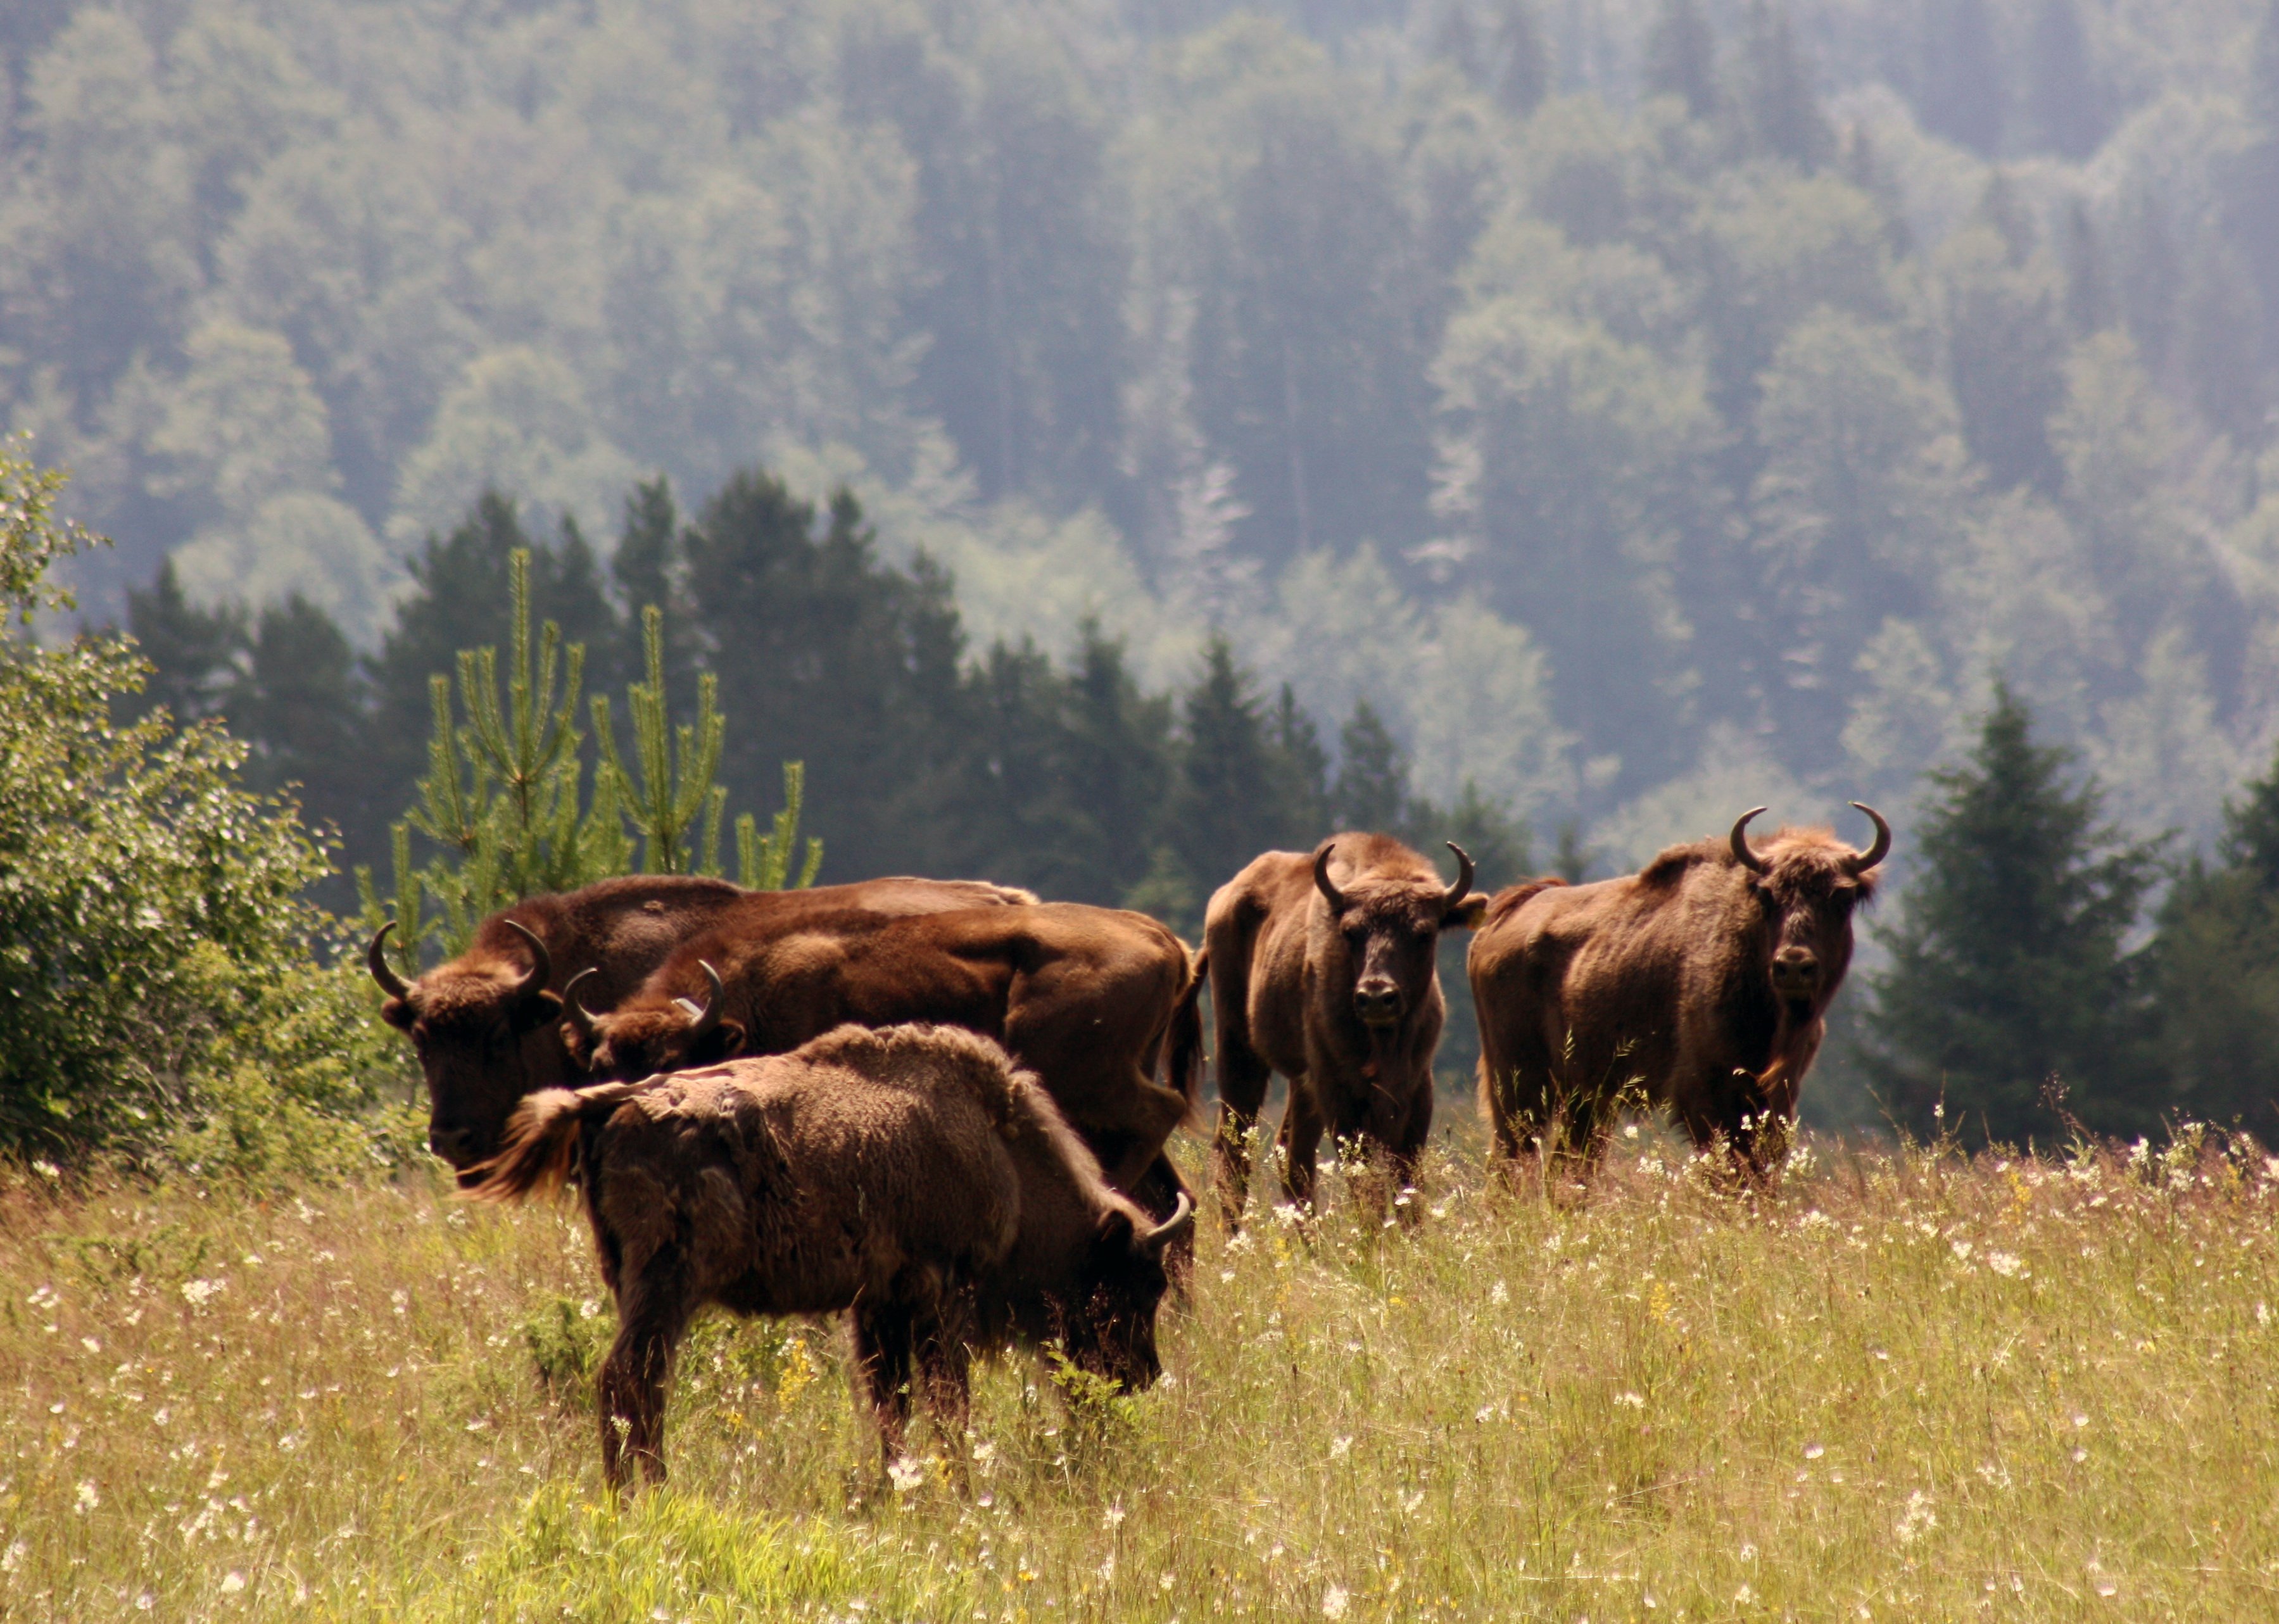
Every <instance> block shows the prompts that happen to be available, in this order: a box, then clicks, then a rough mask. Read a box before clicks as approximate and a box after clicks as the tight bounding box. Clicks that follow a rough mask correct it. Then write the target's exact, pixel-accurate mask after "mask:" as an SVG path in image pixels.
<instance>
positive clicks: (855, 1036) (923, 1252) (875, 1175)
mask: <svg viewBox="0 0 2279 1624" xmlns="http://www.w3.org/2000/svg"><path fill="white" fill-rule="evenodd" d="M573 1173H574V1174H575V1176H577V1179H578V1183H579V1187H580V1190H581V1191H582V1193H583V1195H584V1198H585V1205H586V1214H587V1219H588V1220H589V1221H590V1222H591V1223H592V1225H593V1230H594V1244H595V1250H596V1252H598V1253H599V1255H600V1260H601V1267H602V1278H603V1279H604V1280H605V1281H607V1282H608V1283H609V1287H610V1291H611V1292H612V1293H613V1294H614V1295H615V1297H616V1298H617V1304H618V1336H617V1341H616V1343H615V1344H613V1345H612V1346H611V1347H610V1352H609V1356H608V1358H607V1359H606V1360H604V1361H603V1363H602V1371H601V1377H600V1405H599V1408H600V1411H601V1432H602V1472H603V1475H605V1476H606V1477H607V1478H608V1480H609V1481H610V1483H611V1484H612V1485H613V1486H617V1485H621V1484H623V1483H624V1482H625V1478H626V1476H627V1475H628V1471H627V1464H626V1457H627V1455H628V1453H630V1455H631V1456H632V1458H633V1461H634V1462H636V1463H638V1465H639V1467H640V1468H641V1472H642V1474H643V1475H644V1476H646V1477H648V1479H650V1480H652V1481H655V1480H656V1479H659V1478H662V1477H663V1476H664V1403H665V1392H666V1387H667V1384H668V1383H669V1382H670V1380H671V1373H672V1365H673V1359H674V1355H675V1353H676V1352H678V1350H679V1345H680V1342H681V1338H682V1337H683V1336H684V1335H685V1334H686V1333H687V1329H688V1324H689V1321H690V1319H691V1317H692V1316H693V1315H694V1314H695V1313H696V1311H697V1310H698V1309H700V1308H702V1307H704V1306H707V1305H708V1304H717V1305H718V1306H721V1307H724V1308H726V1309H728V1310H729V1311H730V1312H732V1313H734V1314H835V1313H841V1312H845V1313H848V1314H850V1316H851V1320H852V1323H853V1328H854V1332H855V1344H856V1355H857V1358H858V1360H859V1362H860V1366H861V1368H862V1372H863V1379H864V1383H865V1386H866V1388H867V1389H868V1391H869V1394H870V1398H871V1404H872V1406H873V1407H874V1409H875V1411H876V1413H877V1417H878V1421H879V1431H880V1436H881V1441H882V1443H883V1444H884V1446H885V1450H886V1459H887V1461H888V1463H889V1464H892V1463H893V1462H894V1460H895V1459H898V1458H899V1457H900V1456H901V1454H902V1444H903V1436H904V1429H905V1428H906V1426H907V1424H908V1421H909V1407H910V1398H911V1393H912V1390H913V1388H914V1387H915V1389H916V1390H917V1392H918V1393H920V1394H922V1395H923V1396H924V1397H925V1398H926V1399H927V1400H928V1402H929V1403H930V1404H931V1405H932V1406H935V1408H936V1411H937V1414H938V1415H939V1417H940V1422H941V1425H942V1426H943V1428H944V1429H945V1430H947V1431H948V1432H949V1433H950V1434H951V1435H952V1436H955V1434H956V1433H958V1432H960V1431H962V1430H963V1426H964V1412H965V1404H966V1395H967V1367H968V1365H969V1362H970V1360H971V1357H972V1356H973V1354H974V1353H975V1352H986V1351H990V1350H994V1349H998V1348H1002V1347H1006V1346H1009V1345H1012V1344H1027V1345H1030V1346H1044V1345H1047V1344H1050V1345H1055V1346H1057V1347H1058V1348H1059V1349H1060V1350H1061V1351H1062V1352H1063V1353H1064V1354H1065V1356H1066V1357H1067V1358H1068V1359H1069V1360H1070V1361H1071V1362H1072V1363H1074V1364H1075V1365H1076V1366H1077V1367H1078V1368H1080V1369H1083V1370H1086V1371H1088V1372H1090V1373H1092V1374H1093V1375H1098V1376H1101V1377H1104V1378H1106V1379H1109V1380H1111V1381H1114V1382H1117V1383H1122V1384H1123V1385H1124V1386H1126V1387H1129V1388H1134V1389H1138V1388H1145V1387H1147V1386H1148V1385H1150V1384H1151V1383H1154V1381H1155V1378H1156V1376H1157V1375H1159V1374H1161V1370H1162V1365H1161V1363H1160V1361H1159V1359H1158V1357H1157V1354H1156V1350H1155V1312H1156V1309H1157V1306H1159V1305H1160V1304H1161V1303H1162V1301H1163V1293H1164V1291H1165V1289H1166V1287H1167V1283H1168V1282H1167V1279H1166V1276H1165V1275H1164V1271H1163V1252H1164V1250H1165V1248H1166V1247H1167V1246H1169V1245H1170V1243H1171V1242H1172V1241H1173V1240H1174V1239H1175V1238H1176V1237H1178V1236H1179V1235H1180V1234H1181V1233H1182V1232H1183V1231H1185V1230H1186V1229H1187V1227H1188V1226H1189V1224H1190V1223H1191V1222H1192V1221H1193V1207H1192V1206H1191V1205H1190V1204H1189V1203H1187V1202H1186V1200H1185V1199H1184V1198H1183V1199H1181V1201H1180V1203H1179V1206H1178V1209H1177V1210H1176V1211H1175V1212H1174V1213H1173V1214H1172V1215H1171V1217H1170V1219H1168V1220H1167V1221H1165V1222H1163V1223H1160V1224H1158V1223H1155V1222H1151V1221H1149V1220H1148V1219H1147V1217H1146V1215H1145V1214H1142V1213H1141V1212H1140V1210H1139V1208H1138V1207H1135V1206H1133V1205H1132V1202H1130V1201H1129V1200H1127V1199H1124V1197H1123V1196H1120V1195H1118V1194H1116V1191H1113V1190H1111V1189H1109V1186H1108V1184H1107V1183H1106V1182H1105V1181H1104V1180H1103V1179H1102V1178H1101V1174H1100V1166H1099V1163H1098V1162H1096V1161H1093V1156H1092V1153H1090V1152H1089V1151H1087V1150H1086V1149H1085V1147H1084V1145H1083V1143H1082V1141H1080V1140H1079V1139H1078V1138H1077V1137H1076V1135H1075V1134H1073V1133H1071V1132H1070V1130H1069V1128H1068V1125H1067V1123H1066V1122H1063V1120H1062V1118H1061V1115H1060V1113H1059V1111H1058V1110H1056V1109H1055V1107H1054V1106H1053V1102H1052V1100H1051V1099H1050V1097H1049V1096H1047V1094H1046V1092H1045V1091H1044V1090H1043V1089H1042V1088H1041V1087H1040V1086H1039V1085H1038V1084H1037V1081H1036V1079H1035V1078H1034V1077H1033V1076H1030V1075H1029V1074H1028V1073H1026V1072H1023V1071H1018V1070H1016V1069H1014V1067H1013V1064H1012V1062H1011V1061H1010V1060H1009V1059H1008V1058H1007V1056H1006V1054H1005V1052H1004V1051H1003V1050H1002V1049H1001V1048H999V1047H998V1046H996V1045H995V1044H994V1043H992V1042H990V1041H989V1040H988V1039H986V1038H980V1037H977V1036H975V1035H974V1034H973V1033H971V1032H967V1031H963V1030H957V1029H955V1028H949V1027H926V1026H900V1027H890V1028H888V1029H886V1030H883V1031H879V1030H870V1029H867V1028H862V1027H853V1026H848V1027H841V1028H840V1029H839V1030H837V1031H834V1032H830V1033H827V1034H825V1036H824V1037H821V1038H817V1039H816V1040H815V1041H814V1042H812V1043H810V1044H807V1045H806V1046H803V1047H802V1048H800V1049H798V1050H797V1051H795V1052H794V1053H790V1054H784V1055H776V1056H771V1057H769V1058H766V1059H746V1060H739V1061H730V1062H729V1063H727V1064H726V1065H723V1066H715V1067H711V1068H709V1069H701V1070H695V1071H683V1072H677V1073H674V1074H672V1075H671V1076H662V1077H655V1078H651V1079H649V1080H648V1081H647V1082H643V1083H609V1084H598V1085H596V1086H593V1087H588V1088H584V1089H579V1090H576V1091H574V1092H573V1091H571V1090H567V1089H551V1090H547V1091H544V1092H541V1093H538V1094H535V1095H533V1096H532V1098H531V1099H528V1100H526V1102H524V1104H523V1105H522V1107H520V1108H519V1109H518V1111H517V1112H516V1114H515V1117H514V1122H513V1125H512V1126H511V1128H510V1130H508V1134H507V1141H506V1148H505V1149H504V1150H503V1152H501V1153H500V1154H499V1155H498V1157H497V1158H496V1160H495V1161H491V1162H489V1163H487V1164H486V1165H485V1166H484V1167H482V1168H479V1169H477V1174H478V1176H477V1178H476V1181H475V1182H474V1183H473V1184H472V1186H471V1187H470V1188H469V1190H468V1191H467V1194H468V1195H469V1196H470V1197H471V1198H472V1199H477V1200H487V1201H515V1200H520V1199H523V1198H525V1197H526V1196H528V1195H531V1194H532V1193H533V1192H537V1191H546V1190H549V1189H552V1188H555V1187H557V1186H559V1185H560V1184H562V1183H563V1181H564V1179H566V1178H568V1177H569V1176H572V1174H573Z"/></svg>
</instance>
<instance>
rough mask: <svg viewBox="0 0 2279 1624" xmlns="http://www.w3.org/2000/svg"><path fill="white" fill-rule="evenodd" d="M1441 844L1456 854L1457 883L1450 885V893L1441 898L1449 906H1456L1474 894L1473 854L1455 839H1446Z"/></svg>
mask: <svg viewBox="0 0 2279 1624" xmlns="http://www.w3.org/2000/svg"><path fill="white" fill-rule="evenodd" d="M1441 844H1442V845H1444V846H1446V847H1447V848H1448V849H1449V850H1450V851H1452V852H1454V853H1455V854H1456V883H1455V884H1454V885H1451V886H1449V887H1448V894H1447V895H1446V897H1444V898H1442V899H1441V900H1442V901H1443V902H1444V903H1446V905H1447V906H1448V907H1450V908H1454V907H1455V906H1456V904H1457V903H1459V902H1461V901H1462V900H1464V899H1465V898H1466V897H1469V896H1470V895H1471V894H1472V854H1471V853H1469V852H1468V851H1466V850H1465V849H1464V848H1463V847H1462V846H1459V845H1457V844H1456V843H1455V842H1454V840H1444V841H1442V842H1441Z"/></svg>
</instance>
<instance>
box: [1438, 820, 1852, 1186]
mask: <svg viewBox="0 0 2279 1624" xmlns="http://www.w3.org/2000/svg"><path fill="white" fill-rule="evenodd" d="M1853 806H1855V807H1858V808H1859V810H1861V812H1863V813H1865V814H1867V816H1868V820H1869V821H1870V822H1871V823H1874V824H1875V826H1876V839H1875V844H1874V845H1872V846H1869V847H1868V849H1867V850H1866V851H1864V852H1859V851H1853V849H1851V848H1850V847H1849V846H1845V845H1844V844H1843V843H1842V842H1841V841H1839V840H1838V839H1836V837H1835V836H1834V835H1833V834H1831V833H1830V832H1829V831H1827V830H1824V829H1783V830H1781V831H1779V832H1778V833H1776V835H1774V837H1773V838H1772V839H1771V840H1770V841H1769V843H1767V844H1766V845H1765V846H1762V847H1753V846H1751V845H1750V844H1749V837H1748V826H1749V820H1750V819H1752V818H1753V817H1755V816H1757V815H1758V814H1759V813H1761V812H1762V811H1763V810H1764V808H1762V807H1758V808H1754V809H1753V810H1752V811H1748V812H1745V813H1743V814H1742V815H1741V817H1740V819H1739V820H1738V822H1737V823H1734V825H1733V829H1732V832H1731V833H1730V835H1728V836H1727V837H1726V838H1725V839H1723V840H1716V839H1708V840H1701V841H1698V842H1696V843H1695V844H1693V845H1692V846H1671V847H1670V848H1669V850H1668V851H1665V852H1663V853H1662V854H1661V855H1659V856H1658V857H1656V858H1655V859H1654V861H1653V862H1650V863H1648V864H1647V865H1646V868H1645V869H1643V870H1642V871H1640V872H1639V873H1637V874H1634V875H1631V876H1628V877H1624V878H1621V879H1610V880H1600V881H1598V882H1597V883H1595V884H1592V885H1566V884H1564V883H1563V882H1562V881H1559V880H1555V879H1549V880H1531V881H1530V882H1528V883H1527V884H1525V885H1515V886H1513V887H1512V888H1511V889H1509V890H1508V891H1504V892H1499V893H1498V894H1497V896H1496V898H1495V900H1493V901H1492V902H1491V903H1490V904H1489V906H1488V921H1487V923H1486V924H1485V926H1484V927H1483V928H1482V929H1481V931H1480V933H1479V934H1478V935H1477V936H1476V937H1475V938H1472V946H1471V953H1470V954H1469V960H1468V962H1467V968H1468V969H1469V974H1470V977H1471V982H1472V995H1473V998H1474V1000H1475V1001H1476V1003H1477V1006H1478V1009H1479V1017H1480V1092H1481V1094H1482V1095H1483V1097H1484V1098H1485V1102H1486V1106H1487V1110H1488V1115H1489V1119H1490V1121H1491V1122H1492V1123H1493V1125H1494V1130H1495V1152H1496V1153H1497V1154H1499V1155H1500V1156H1503V1157H1508V1158H1516V1157H1517V1156H1518V1155H1519V1154H1520V1153H1521V1152H1522V1150H1523V1149H1524V1148H1526V1147H1528V1146H1529V1145H1536V1146H1538V1147H1539V1148H1540V1149H1542V1150H1545V1151H1549V1152H1554V1153H1569V1152H1573V1151H1577V1150H1579V1151H1580V1152H1581V1153H1583V1154H1584V1155H1585V1156H1586V1157H1589V1156H1594V1155H1595V1154H1596V1153H1598V1151H1599V1150H1600V1148H1602V1146H1603V1144H1604V1139H1605V1136H1606V1134H1607V1133H1608V1130H1610V1129H1611V1128H1612V1126H1613V1118H1614V1115H1615V1113H1616V1112H1617V1111H1618V1110H1620V1109H1621V1108H1622V1106H1623V1102H1624V1101H1625V1100H1626V1099H1632V1100H1634V1101H1635V1103H1637V1104H1639V1105H1646V1106H1664V1105H1666V1106H1668V1107H1669V1108H1670V1110H1671V1112H1672V1113H1673V1114H1674V1115H1676V1116H1677V1120H1678V1121H1679V1122H1683V1123H1684V1125H1685V1130H1686V1131H1687V1132H1688V1133H1689V1134H1691V1135H1692V1138H1693V1141H1694V1143H1695V1144H1697V1145H1707V1144H1710V1143H1712V1142H1713V1141H1715V1140H1717V1139H1720V1138H1722V1139H1723V1142H1724V1143H1725V1144H1726V1145H1728V1146H1730V1148H1731V1149H1732V1151H1733V1152H1734V1153H1737V1154H1738V1155H1739V1156H1740V1157H1741V1158H1742V1159H1743V1161H1744V1162H1745V1164H1746V1167H1747V1168H1748V1169H1749V1170H1750V1171H1752V1172H1753V1174H1754V1175H1756V1176H1763V1174H1764V1173H1765V1172H1766V1171H1767V1170H1768V1168H1769V1164H1770V1162H1771V1161H1773V1159H1774V1158H1775V1157H1776V1155H1777V1154H1778V1153H1780V1148H1781V1146H1783V1145H1785V1143H1786V1141H1787V1138H1788V1134H1789V1130H1790V1127H1791V1125H1792V1123H1793V1122H1794V1121H1795V1117H1796V1101H1797V1091H1798V1089H1799V1086H1800V1085H1801V1084H1802V1083H1803V1081H1804V1075H1805V1073H1806V1072H1807V1071H1808V1070H1809V1069H1811V1067H1812V1061H1813V1056H1814V1055H1815V1054H1816V1053H1818V1052H1819V1049H1820V1040H1821V1037H1822V1033H1823V1031H1824V1030H1826V1023H1825V1020H1824V1016H1825V1015H1826V1014H1827V1010H1828V1005H1829V1001H1830V1000H1831V999H1833V998H1834V997H1835V996H1836V989H1837V988H1838V986H1840V985H1842V984H1843V981H1844V972H1845V969H1846V968H1847V967H1848V966H1849V965H1850V963H1851V961H1852V915H1853V910H1854V909H1855V908H1858V907H1860V905H1861V904H1862V903H1864V902H1866V901H1868V900H1869V899H1870V898H1871V897H1873V896H1874V895H1875V891H1876V873H1875V869H1876V864H1877V863H1879V862H1883V860H1884V855H1885V854H1887V853H1888V852H1890V850H1891V826H1890V825H1889V824H1888V823H1884V820H1883V817H1882V816H1880V815H1879V814H1878V813H1876V811H1875V810H1874V809H1873V808H1868V807H1864V806H1860V803H1859V802H1857V801H1854V802H1853Z"/></svg>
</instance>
